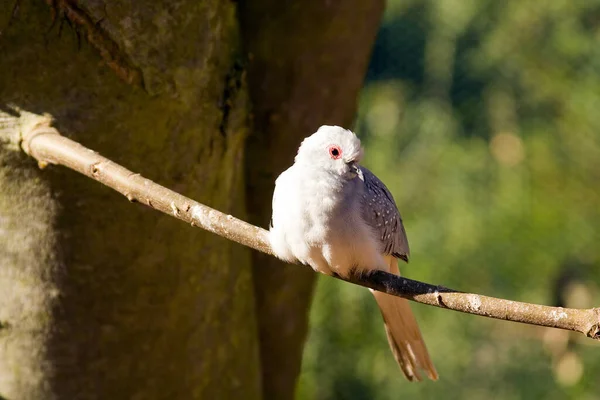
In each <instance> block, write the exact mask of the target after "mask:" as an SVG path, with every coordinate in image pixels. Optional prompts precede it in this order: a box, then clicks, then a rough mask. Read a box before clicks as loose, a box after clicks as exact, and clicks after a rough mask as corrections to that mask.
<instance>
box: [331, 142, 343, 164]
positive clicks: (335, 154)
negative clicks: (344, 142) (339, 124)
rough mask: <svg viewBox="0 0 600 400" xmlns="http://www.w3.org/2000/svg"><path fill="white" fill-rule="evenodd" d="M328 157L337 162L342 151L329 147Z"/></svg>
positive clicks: (337, 147) (332, 146)
mask: <svg viewBox="0 0 600 400" xmlns="http://www.w3.org/2000/svg"><path fill="white" fill-rule="evenodd" d="M329 155H330V156H331V158H333V159H334V160H337V159H338V158H340V157H341V156H342V149H340V146H336V145H331V146H329Z"/></svg>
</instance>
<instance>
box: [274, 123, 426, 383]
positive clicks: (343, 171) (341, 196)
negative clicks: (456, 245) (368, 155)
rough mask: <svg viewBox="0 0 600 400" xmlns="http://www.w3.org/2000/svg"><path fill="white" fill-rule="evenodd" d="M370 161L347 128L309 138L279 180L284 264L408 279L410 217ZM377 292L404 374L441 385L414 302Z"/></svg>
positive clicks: (277, 222) (277, 216)
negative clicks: (404, 266) (404, 272)
mask: <svg viewBox="0 0 600 400" xmlns="http://www.w3.org/2000/svg"><path fill="white" fill-rule="evenodd" d="M362 155H363V150H362V147H361V143H360V140H359V139H358V137H356V135H355V134H354V133H353V132H351V131H349V130H346V129H343V128H341V127H339V126H322V127H320V128H319V130H317V132H316V133H314V134H313V135H311V136H309V137H307V138H306V139H304V141H303V142H302V144H301V145H300V148H299V149H298V154H297V155H296V158H295V162H294V164H293V165H292V166H291V167H290V168H288V169H287V170H286V171H284V172H283V173H282V174H281V175H279V177H278V178H277V181H276V182H275V192H274V193H273V215H272V218H271V226H270V231H269V241H270V244H271V247H272V249H273V252H274V254H275V255H276V256H277V257H278V258H280V259H282V260H284V261H287V262H292V263H294V262H300V263H302V264H308V265H310V266H311V267H312V268H313V269H314V270H316V271H319V272H322V273H324V274H328V275H333V274H337V275H339V276H342V277H348V276H349V274H351V273H356V272H359V273H360V272H363V271H364V272H368V271H371V270H376V269H378V270H383V271H387V272H390V273H394V274H399V273H400V272H399V269H398V260H397V259H398V258H400V259H402V260H404V261H407V262H408V256H409V249H408V241H407V238H406V233H405V231H404V226H403V225H402V219H401V217H400V213H399V212H398V209H397V208H396V203H395V202H394V199H393V197H392V195H391V193H390V192H389V190H388V189H387V187H386V186H385V185H384V184H383V183H382V182H381V181H380V180H379V179H378V178H377V177H376V176H375V175H374V174H373V173H372V172H371V171H369V170H368V169H366V168H365V167H362V166H360V165H359V164H358V163H359V162H360V160H361V158H362ZM371 292H372V293H373V295H374V296H375V300H377V304H378V305H379V308H380V309H381V314H382V315H383V320H384V324H385V331H386V334H387V337H388V341H389V344H390V347H391V349H392V352H393V354H394V358H395V359H396V361H397V362H398V364H399V365H400V368H401V369H402V371H403V372H404V375H406V377H407V378H408V379H409V380H410V381H420V380H421V375H420V370H424V371H425V372H426V374H427V376H429V378H430V379H433V380H437V378H438V375H437V372H436V370H435V367H434V366H433V363H432V361H431V359H430V357H429V353H428V351H427V348H426V346H425V342H424V341H423V338H422V336H421V332H420V330H419V327H418V325H417V321H416V320H415V317H414V315H413V313H412V311H411V309H410V306H409V304H408V301H407V300H405V299H403V298H400V297H396V296H391V295H388V294H386V293H382V292H377V291H374V290H371Z"/></svg>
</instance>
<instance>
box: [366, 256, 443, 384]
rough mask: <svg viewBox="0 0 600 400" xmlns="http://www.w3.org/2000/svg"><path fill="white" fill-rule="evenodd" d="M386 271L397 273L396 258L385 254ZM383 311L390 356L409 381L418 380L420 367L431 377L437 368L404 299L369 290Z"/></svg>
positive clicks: (435, 377)
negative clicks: (390, 350) (388, 266)
mask: <svg viewBox="0 0 600 400" xmlns="http://www.w3.org/2000/svg"><path fill="white" fill-rule="evenodd" d="M387 261H388V262H389V265H390V272H392V273H396V274H399V270H398V264H397V260H396V259H395V258H393V257H389V260H387ZM371 292H372V293H373V295H374V296H375V300H377V304H378V305H379V308H380V310H381V314H382V315H383V321H384V324H385V333H386V334H387V338H388V342H389V344H390V348H391V349H392V353H393V354H394V358H395V359H396V362H397V363H398V365H400V368H401V369H402V372H404V375H406V378H407V379H408V380H409V381H420V380H421V379H422V378H421V374H420V370H423V371H425V373H426V374H427V376H428V377H429V378H430V379H432V380H434V381H435V380H437V379H438V374H437V371H436V370H435V367H434V366H433V362H432V361H431V358H430V357H429V352H428V351H427V347H426V346H425V342H424V340H423V337H422V336H421V331H420V330H419V326H418V324H417V321H416V319H415V316H414V314H413V313H412V311H411V309H410V305H409V304H408V301H407V300H406V299H403V298H400V297H397V296H391V295H389V294H386V293H382V292H377V291H374V290H372V291H371Z"/></svg>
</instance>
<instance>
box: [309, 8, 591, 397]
mask: <svg viewBox="0 0 600 400" xmlns="http://www.w3.org/2000/svg"><path fill="white" fill-rule="evenodd" d="M341 67H342V68H343V66H341ZM355 129H356V131H357V133H358V134H359V136H360V137H361V138H362V140H363V143H364V145H365V147H366V158H365V162H364V164H365V165H366V166H368V167H369V168H371V169H372V170H373V171H374V172H375V173H376V174H377V175H378V176H379V177H380V178H381V179H382V180H383V181H384V182H386V184H387V185H388V187H389V188H390V190H391V191H392V193H393V194H394V196H395V198H396V202H397V203H398V206H399V208H400V210H401V212H402V214H403V218H404V222H405V226H406V229H407V232H408V237H409V242H410V245H411V256H412V257H411V263H410V264H409V265H407V266H404V267H402V266H401V268H402V270H403V272H404V273H405V274H406V275H407V276H409V277H411V278H415V279H418V280H423V281H427V282H430V283H435V284H442V285H445V286H449V287H452V288H455V289H460V290H464V291H473V292H476V293H481V294H487V295H491V296H495V297H503V298H508V299H514V300H520V301H526V302H534V303H543V304H549V305H564V306H570V307H592V306H594V305H595V306H598V305H599V304H600V289H599V284H598V283H599V282H600V250H599V244H598V242H599V240H600V235H599V233H598V232H599V230H600V132H599V130H600V1H597V0H594V1H591V0H552V1H547V2H542V1H539V0H519V1H516V0H513V1H504V2H500V1H497V0H443V1H425V0H390V1H388V5H387V10H386V13H385V17H384V19H383V21H382V25H381V30H380V33H379V36H378V39H377V43H376V46H375V48H374V51H373V55H372V60H371V65H370V67H369V72H368V75H367V78H366V82H365V87H364V89H363V91H362V94H361V97H360V111H359V115H358V118H357V121H356V124H355ZM319 279H320V281H319V283H318V288H317V292H316V295H315V298H314V301H313V307H312V311H311V329H310V334H309V339H308V343H307V346H306V349H305V352H304V358H303V367H302V374H301V377H300V379H299V383H298V386H297V397H298V398H299V399H374V400H387V399H399V398H443V399H481V398H494V399H565V398H572V399H584V400H591V399H600V344H598V343H595V342H593V341H591V340H589V339H586V338H584V337H582V336H580V335H576V334H570V333H568V332H565V331H558V330H551V329H544V328H539V327H532V326H526V325H520V324H515V323H508V322H502V321H495V320H490V319H485V318H481V317H474V316H469V315H462V314H459V313H454V312H449V311H446V310H440V309H435V308H433V307H426V306H421V305H416V304H414V305H413V309H414V311H415V313H416V314H417V318H418V320H419V321H420V324H421V328H422V331H423V334H424V336H425V338H426V341H427V344H428V347H429V349H430V352H431V354H432V356H433V359H434V362H435V364H436V366H437V368H438V372H439V373H440V376H441V379H440V381H438V382H436V383H432V382H426V383H421V384H410V383H408V382H407V381H406V380H405V379H404V378H403V376H402V374H401V372H400V371H399V369H398V367H397V366H396V364H395V362H394V360H393V357H392V355H391V353H390V351H389V349H388V345H387V341H386V339H385V335H384V331H383V326H382V322H381V316H380V314H379V311H378V310H377V308H376V305H375V302H374V301H373V299H372V298H371V295H370V294H369V293H368V291H367V290H365V289H364V288H360V287H357V286H353V285H349V284H345V283H343V282H341V281H337V280H334V279H328V278H326V277H322V278H319Z"/></svg>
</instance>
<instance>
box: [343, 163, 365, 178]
mask: <svg viewBox="0 0 600 400" xmlns="http://www.w3.org/2000/svg"><path fill="white" fill-rule="evenodd" d="M346 165H347V166H348V167H349V168H350V173H351V174H352V175H354V176H359V177H360V178H361V179H362V171H361V170H360V167H359V166H358V164H357V163H356V161H354V160H350V161H347V162H346Z"/></svg>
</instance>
